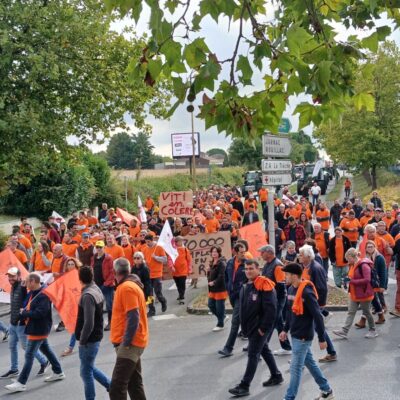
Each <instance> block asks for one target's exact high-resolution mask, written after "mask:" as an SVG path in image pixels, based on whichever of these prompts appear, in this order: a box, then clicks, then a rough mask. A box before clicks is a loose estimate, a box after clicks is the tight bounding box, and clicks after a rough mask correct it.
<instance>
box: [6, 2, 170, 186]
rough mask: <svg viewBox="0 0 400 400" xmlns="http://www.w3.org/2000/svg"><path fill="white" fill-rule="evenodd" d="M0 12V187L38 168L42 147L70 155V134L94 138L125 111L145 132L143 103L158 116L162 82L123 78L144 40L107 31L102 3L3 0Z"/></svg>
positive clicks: (164, 99)
mask: <svg viewBox="0 0 400 400" xmlns="http://www.w3.org/2000/svg"><path fill="white" fill-rule="evenodd" d="M0 15H1V16H2V17H1V18H0V32H1V40H0V54H1V57H0V137H1V143H2V151H1V152H0V190H2V192H3V193H4V192H5V191H6V189H7V187H8V186H9V185H10V184H12V183H27V182H28V181H29V179H30V178H31V177H32V176H34V175H35V174H39V166H41V160H42V159H43V158H44V157H46V156H47V155H48V154H49V153H54V152H63V153H64V155H65V156H69V154H70V149H69V147H68V142H67V138H69V137H72V136H73V137H75V139H78V140H79V142H81V143H94V142H96V141H98V140H100V141H101V140H103V139H104V137H107V136H108V135H109V132H112V131H113V130H115V129H117V128H121V127H122V128H123V127H125V125H126V123H125V119H126V117H127V116H128V117H129V118H130V119H132V120H133V121H134V123H135V124H136V125H137V126H138V127H140V128H142V129H144V130H146V131H148V130H149V126H147V125H146V124H145V120H144V119H145V115H146V114H147V110H150V112H152V113H153V114H154V115H156V116H158V117H159V116H162V115H164V111H165V107H166V105H168V99H169V90H168V82H166V80H165V79H161V80H160V81H159V82H160V84H157V85H153V86H148V85H146V84H145V83H144V82H142V81H135V80H130V79H129V74H130V71H131V70H132V69H133V66H134V65H135V64H136V63H137V62H138V61H139V59H140V57H141V55H142V53H141V51H142V48H143V46H144V44H145V42H144V40H143V39H140V38H137V37H136V36H135V35H134V34H133V32H128V33H129V34H130V39H129V40H127V39H125V37H124V36H123V35H122V34H118V33H116V32H115V31H112V30H111V29H110V23H111V22H112V20H113V17H112V16H107V14H106V13H105V9H104V6H103V4H102V2H99V1H98V0H85V1H82V0H59V1H46V0H19V1H14V0H3V1H2V2H1V3H0ZM146 103H147V106H146Z"/></svg>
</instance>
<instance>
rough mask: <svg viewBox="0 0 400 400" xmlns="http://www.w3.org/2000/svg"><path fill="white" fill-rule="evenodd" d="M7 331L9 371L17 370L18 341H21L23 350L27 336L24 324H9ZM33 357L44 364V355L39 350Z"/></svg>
mask: <svg viewBox="0 0 400 400" xmlns="http://www.w3.org/2000/svg"><path fill="white" fill-rule="evenodd" d="M9 332H10V336H9V339H8V340H9V342H8V347H9V349H10V357H11V371H18V342H20V343H21V347H22V348H23V349H24V350H25V349H26V342H27V341H28V338H27V336H26V335H25V326H24V325H10V330H9ZM35 358H36V360H38V361H39V363H40V365H44V364H46V361H47V360H46V357H45V356H44V355H43V354H42V353H41V352H40V351H37V352H36V354H35Z"/></svg>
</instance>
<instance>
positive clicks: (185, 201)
mask: <svg viewBox="0 0 400 400" xmlns="http://www.w3.org/2000/svg"><path fill="white" fill-rule="evenodd" d="M158 204H159V205H160V217H161V218H164V217H165V218H166V217H180V218H188V217H192V211H193V192H192V191H191V190H188V191H186V192H161V193H160V197H159V201H158Z"/></svg>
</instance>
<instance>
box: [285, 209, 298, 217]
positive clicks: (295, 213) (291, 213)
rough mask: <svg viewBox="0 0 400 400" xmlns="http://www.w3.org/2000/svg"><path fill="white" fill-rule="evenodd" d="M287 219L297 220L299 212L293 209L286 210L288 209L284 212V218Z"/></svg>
mask: <svg viewBox="0 0 400 400" xmlns="http://www.w3.org/2000/svg"><path fill="white" fill-rule="evenodd" d="M289 217H293V218H295V219H298V218H299V212H298V210H296V209H295V208H288V209H287V210H286V211H285V218H286V219H287V218H289Z"/></svg>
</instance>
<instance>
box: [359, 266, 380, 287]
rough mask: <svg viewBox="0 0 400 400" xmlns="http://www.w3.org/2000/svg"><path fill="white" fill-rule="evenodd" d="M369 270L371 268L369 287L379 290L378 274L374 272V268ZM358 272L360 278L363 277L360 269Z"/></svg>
mask: <svg viewBox="0 0 400 400" xmlns="http://www.w3.org/2000/svg"><path fill="white" fill-rule="evenodd" d="M361 265H362V264H360V266H361ZM368 266H369V265H368ZM370 268H371V281H370V282H371V286H372V288H373V289H378V288H380V282H379V276H378V272H377V271H376V269H375V268H374V267H370ZM360 272H361V276H363V272H362V268H361V269H360ZM363 277H364V276H363Z"/></svg>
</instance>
